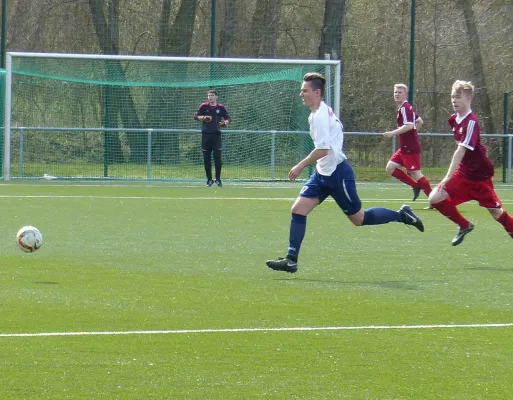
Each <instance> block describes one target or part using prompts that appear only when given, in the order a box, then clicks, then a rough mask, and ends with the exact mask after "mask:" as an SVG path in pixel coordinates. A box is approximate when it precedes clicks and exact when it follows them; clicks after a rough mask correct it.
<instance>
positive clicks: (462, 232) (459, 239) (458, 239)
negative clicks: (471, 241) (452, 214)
mask: <svg viewBox="0 0 513 400" xmlns="http://www.w3.org/2000/svg"><path fill="white" fill-rule="evenodd" d="M473 230H474V225H473V224H472V222H469V223H468V227H467V228H465V229H461V228H460V229H459V230H458V233H457V234H456V236H454V239H452V245H453V246H457V245H459V244H460V243H461V242H463V239H464V238H465V235H466V234H467V233H470V232H472V231H473Z"/></svg>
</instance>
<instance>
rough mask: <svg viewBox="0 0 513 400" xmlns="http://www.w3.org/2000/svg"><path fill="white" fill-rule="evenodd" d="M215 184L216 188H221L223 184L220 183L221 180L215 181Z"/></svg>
mask: <svg viewBox="0 0 513 400" xmlns="http://www.w3.org/2000/svg"><path fill="white" fill-rule="evenodd" d="M215 182H216V185H217V186H218V187H223V182H221V179H216V181H215Z"/></svg>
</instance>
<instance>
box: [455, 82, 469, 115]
mask: <svg viewBox="0 0 513 400" xmlns="http://www.w3.org/2000/svg"><path fill="white" fill-rule="evenodd" d="M472 96H474V85H472V82H470V81H461V80H457V81H456V82H454V83H453V85H452V90H451V103H452V108H453V110H454V111H455V112H457V113H458V114H462V115H463V114H466V113H467V112H468V111H469V110H470V105H471V103H472Z"/></svg>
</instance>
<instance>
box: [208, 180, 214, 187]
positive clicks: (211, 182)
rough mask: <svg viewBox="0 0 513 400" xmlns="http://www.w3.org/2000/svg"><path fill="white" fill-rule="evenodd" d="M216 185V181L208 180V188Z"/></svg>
mask: <svg viewBox="0 0 513 400" xmlns="http://www.w3.org/2000/svg"><path fill="white" fill-rule="evenodd" d="M213 184H214V181H213V180H212V179H208V180H207V187H210V186H212V185H213Z"/></svg>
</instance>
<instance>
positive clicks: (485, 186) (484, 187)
mask: <svg viewBox="0 0 513 400" xmlns="http://www.w3.org/2000/svg"><path fill="white" fill-rule="evenodd" d="M445 191H446V192H447V193H449V196H451V200H452V202H453V203H454V205H458V204H462V203H466V202H467V201H470V200H475V201H477V202H478V203H479V205H480V206H481V207H485V208H501V207H502V203H501V200H500V199H499V198H498V197H497V193H495V189H494V187H493V182H492V178H488V179H486V180H484V181H471V180H470V179H467V178H465V177H464V176H462V175H461V174H460V173H459V172H458V171H456V172H455V173H454V175H453V176H452V178H451V180H450V181H449V182H448V183H447V184H446V185H445Z"/></svg>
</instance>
